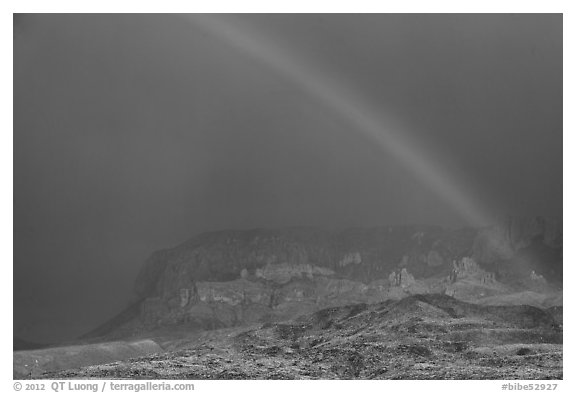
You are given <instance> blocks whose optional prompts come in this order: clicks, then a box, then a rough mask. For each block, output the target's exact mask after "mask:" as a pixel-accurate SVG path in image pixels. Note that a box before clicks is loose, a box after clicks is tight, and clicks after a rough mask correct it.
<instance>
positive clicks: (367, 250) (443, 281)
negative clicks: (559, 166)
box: [120, 226, 545, 332]
mask: <svg viewBox="0 0 576 393" xmlns="http://www.w3.org/2000/svg"><path fill="white" fill-rule="evenodd" d="M515 233H521V231H520V232H515ZM530 233H532V232H530ZM514 236H516V237H514ZM514 236H512V235H510V234H509V232H506V230H505V228H504V229H503V228H502V227H495V228H489V229H485V230H482V231H476V230H471V229H462V230H444V229H441V228H438V227H415V226H413V227H410V226H404V227H382V228H374V229H349V230H344V231H325V230H318V229H309V228H294V229H283V230H252V231H222V232H215V233H206V234H202V235H200V236H197V237H195V238H193V239H191V240H189V241H187V242H185V243H183V244H181V245H179V246H176V247H174V248H172V249H167V250H161V251H158V252H155V253H154V254H152V256H151V257H150V258H149V259H148V260H147V261H146V262H145V264H144V266H143V268H142V270H141V271H140V273H139V275H138V277H137V280H136V284H135V290H136V293H137V294H138V296H139V298H140V303H139V314H138V316H137V317H134V318H131V319H130V321H128V322H127V323H123V325H122V328H121V329H120V331H124V332H135V331H142V330H149V329H155V328H158V327H162V326H173V325H182V324H186V325H193V326H197V327H199V328H204V329H206V328H208V329H213V328H219V327H229V326H236V325H242V324H249V323H254V322H267V321H277V320H282V319H287V318H291V317H295V316H297V315H301V314H305V313H308V312H311V311H314V310H319V309H322V308H326V307H330V306H338V305H345V304H351V303H373V302H379V301H383V300H386V299H399V298H402V297H405V296H408V295H411V294H421V293H432V292H433V293H447V294H450V295H453V296H458V295H461V297H462V298H465V299H467V300H469V299H470V298H474V297H478V296H492V295H494V294H500V293H506V291H507V289H506V288H505V287H504V286H503V285H502V284H501V283H499V282H497V277H496V276H497V272H495V271H494V269H492V270H490V269H484V268H483V267H482V266H490V263H493V262H494V260H510V259H511V258H513V257H514V256H515V255H516V253H517V251H516V250H515V247H518V246H517V245H518V244H520V243H521V242H522V241H523V240H518V239H520V236H519V235H514ZM502 239H504V240H502ZM512 239H514V240H512ZM528 244H531V243H528ZM482 262H484V264H483V263H482ZM531 277H532V279H531V280H529V281H528V282H529V283H531V284H534V285H533V286H534V287H536V286H537V285H540V286H541V283H542V282H543V281H542V280H545V279H544V277H542V279H540V277H541V276H540V275H539V273H538V272H537V271H535V272H534V273H533V274H532V276H531ZM470 288H472V289H470Z"/></svg>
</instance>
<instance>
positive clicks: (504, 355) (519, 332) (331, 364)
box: [43, 295, 563, 379]
mask: <svg viewBox="0 0 576 393" xmlns="http://www.w3.org/2000/svg"><path fill="white" fill-rule="evenodd" d="M164 347H165V348H167V349H168V351H167V352H165V353H163V354H155V355H150V356H144V357H141V358H137V359H131V360H129V361H120V362H115V363H111V364H107V365H99V366H90V367H86V368H82V369H75V370H67V371H61V372H57V373H49V374H45V375H44V376H43V377H47V378H52V379H62V378H83V379H84V378H132V379H137V378H143V379H157V378H158V379H562V376H563V374H562V328H561V323H560V322H559V321H558V320H557V319H556V318H555V315H554V313H552V312H549V311H547V310H542V309H539V308H536V307H531V306H481V305H476V304H470V303H466V302H462V301H459V300H456V299H454V298H452V297H449V296H446V295H416V296H409V297H406V298H404V299H401V300H396V301H393V300H388V301H385V302H381V303H377V304H372V305H367V304H356V305H348V306H342V307H333V308H327V309H323V310H321V311H318V312H314V313H311V314H308V315H304V316H300V317H298V318H295V319H293V320H291V321H288V322H283V323H266V324H262V325H256V326H253V327H251V328H246V327H244V328H243V327H239V328H232V329H222V330H215V331H211V332H205V333H203V334H200V335H193V336H191V337H189V338H188V339H186V338H179V339H178V340H173V341H170V340H167V341H166V342H165V345H164Z"/></svg>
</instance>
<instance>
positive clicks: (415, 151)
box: [184, 15, 495, 226]
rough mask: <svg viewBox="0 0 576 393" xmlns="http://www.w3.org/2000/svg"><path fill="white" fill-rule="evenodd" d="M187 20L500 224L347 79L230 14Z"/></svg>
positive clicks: (461, 209) (471, 220) (458, 207)
mask: <svg viewBox="0 0 576 393" xmlns="http://www.w3.org/2000/svg"><path fill="white" fill-rule="evenodd" d="M184 18H186V20H188V21H189V22H191V23H192V24H193V25H194V27H196V28H199V29H201V30H202V31H203V32H206V33H208V34H210V35H212V36H214V37H215V38H217V39H219V40H221V41H222V42H223V43H225V44H227V45H229V46H231V47H233V48H235V50H237V51H238V52H239V53H241V54H243V55H245V56H250V57H251V58H253V59H256V60H257V61H259V62H260V63H262V64H264V65H266V66H267V67H269V68H270V69H271V70H273V71H275V72H276V73H277V74H279V75H280V76H282V77H283V78H285V79H288V80H289V81H290V82H291V83H293V84H295V85H297V86H298V88H299V89H300V90H301V91H302V92H304V93H306V94H308V95H309V96H311V97H313V98H314V99H315V100H316V101H318V102H319V103H320V104H322V105H324V106H325V107H327V108H329V109H330V110H331V111H333V112H334V113H335V114H337V115H338V116H340V117H341V118H343V119H344V120H345V121H346V122H348V124H349V125H350V130H354V131H357V132H359V133H361V134H362V135H364V136H365V137H367V138H369V139H370V140H371V141H373V143H375V144H376V145H377V146H378V147H379V148H380V149H381V151H382V152H383V153H384V154H387V155H389V156H391V157H394V159H395V160H397V161H398V162H399V163H401V164H402V165H403V166H404V167H406V168H407V169H408V170H409V171H410V172H411V173H412V174H413V175H414V176H415V177H416V178H417V179H419V181H420V182H422V183H423V184H424V185H425V186H426V187H427V188H428V189H430V190H431V191H432V192H433V193H434V194H436V195H437V196H438V197H439V198H441V199H442V200H443V201H445V202H446V203H447V204H448V205H449V206H451V207H452V208H453V209H454V210H455V211H456V212H457V213H458V215H459V216H460V217H462V219H463V220H464V221H466V222H467V223H468V224H470V225H473V226H483V225H488V224H492V223H494V222H495V219H494V217H493V215H492V214H491V213H489V209H486V208H485V207H483V206H481V204H480V203H479V202H478V201H477V200H476V199H475V198H474V197H472V195H470V194H469V193H468V192H466V190H465V184H463V182H459V181H457V178H456V176H454V175H453V174H450V173H449V171H447V170H446V169H445V168H442V167H441V166H440V164H439V163H437V162H435V161H434V160H433V159H431V158H430V157H429V156H428V155H427V154H426V152H425V151H424V150H422V149H421V148H419V147H418V146H417V144H416V143H414V141H411V140H410V139H409V138H408V137H407V135H406V133H404V134H402V133H400V132H398V131H397V130H398V129H399V128H400V127H398V125H397V124H394V122H393V121H392V120H391V117H390V116H387V117H386V118H384V117H383V116H382V114H381V113H382V110H381V108H373V107H372V106H371V105H370V103H369V102H366V101H365V99H363V97H361V96H360V95H359V94H356V93H355V92H354V91H353V89H351V88H349V87H348V86H345V85H344V83H343V81H339V80H333V79H330V78H328V77H327V76H326V75H325V74H323V73H320V72H318V71H317V70H315V69H314V67H313V65H311V64H307V63H306V62H305V61H304V59H302V58H301V57H302V56H297V54H294V53H290V52H288V51H287V50H283V49H282V48H280V47H278V45H277V43H272V42H270V41H269V40H267V39H266V38H265V37H263V35H262V34H257V33H256V32H254V31H251V30H250V29H249V28H248V27H247V26H244V25H239V24H238V23H235V22H234V21H231V20H230V17H225V16H215V15H186V16H184Z"/></svg>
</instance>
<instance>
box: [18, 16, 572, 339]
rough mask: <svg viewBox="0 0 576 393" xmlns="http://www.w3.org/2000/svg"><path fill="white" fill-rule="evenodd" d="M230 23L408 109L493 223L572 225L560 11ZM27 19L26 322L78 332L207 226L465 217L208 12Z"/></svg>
mask: <svg viewBox="0 0 576 393" xmlns="http://www.w3.org/2000/svg"><path fill="white" fill-rule="evenodd" d="M196 20H197V19H196ZM218 20H219V22H218V23H220V25H222V24H224V25H225V24H226V23H233V24H234V26H236V27H235V28H237V29H239V30H238V31H244V30H246V31H250V34H252V36H260V37H262V38H263V39H265V40H266V42H267V43H268V45H269V46H270V47H273V48H274V50H275V51H276V52H280V53H286V54H289V55H287V56H291V57H290V58H291V59H292V58H293V59H294V61H295V62H296V63H297V64H300V65H302V66H303V67H306V66H310V67H312V68H314V69H315V70H316V71H317V72H320V73H322V74H323V75H328V76H329V77H330V78H331V80H334V81H337V82H339V83H341V84H342V85H344V86H350V87H352V88H353V89H354V91H355V92H357V93H359V94H360V95H361V96H362V98H363V99H364V100H365V101H366V102H369V103H370V105H371V107H372V108H376V110H377V111H378V113H381V114H383V116H391V117H394V119H396V120H398V119H400V121H401V122H400V123H399V124H402V126H401V127H400V129H398V130H396V131H397V132H399V133H401V134H402V135H404V136H406V137H407V138H409V139H410V140H413V141H415V143H416V144H417V145H418V146H419V147H420V148H421V149H422V148H423V149H424V150H425V151H426V152H427V154H428V155H429V157H431V159H433V160H434V161H435V162H438V163H441V164H442V167H443V168H447V169H448V170H447V171H446V173H445V176H447V177H449V178H451V179H452V180H453V181H454V182H455V183H458V184H466V189H467V190H468V192H469V193H470V194H471V195H473V198H474V199H475V200H476V201H477V202H478V203H479V204H481V205H482V207H483V208H486V209H488V210H490V211H491V213H493V214H494V215H496V216H500V215H505V214H513V215H530V216H532V215H547V216H557V217H561V215H562V17H561V15H354V16H353V15H242V16H232V17H227V18H222V17H219V19H218ZM14 23H15V24H14V306H15V311H14V312H15V315H14V318H15V323H14V327H15V333H16V334H19V335H21V336H23V337H26V338H29V339H36V340H58V339H61V338H66V337H71V336H72V335H74V334H79V333H82V332H83V331H85V330H87V329H89V328H90V327H92V326H94V325H96V324H98V323H99V322H102V321H103V320H104V319H105V318H107V317H109V316H111V315H113V314H114V313H115V312H117V311H119V310H120V309H122V307H123V306H124V305H125V304H126V303H127V301H128V299H129V298H130V296H131V290H132V282H133V279H134V277H135V275H136V273H137V270H138V268H139V267H140V265H141V263H142V261H143V260H144V259H145V258H146V257H147V256H148V254H149V253H151V252H152V251H154V250H156V249H159V248H164V247H169V246H172V245H175V244H177V243H179V242H181V241H183V240H186V239H187V238H189V237H191V236H192V235H194V234H196V233H198V232H202V231H206V230H214V229H226V228H253V227H276V226H291V225H315V226H328V227H334V226H336V227H343V226H371V225H379V224H380V225H385V224H394V223H437V224H441V225H450V226H458V225H464V224H465V222H464V220H463V218H462V217H461V215H460V214H459V213H458V212H457V211H456V210H455V209H454V207H453V206H450V203H447V201H446V200H443V198H441V197H440V196H439V195H437V193H434V192H432V191H431V190H430V189H429V187H428V186H427V185H426V184H425V182H422V181H421V179H419V178H418V177H417V176H415V175H414V173H412V172H411V171H410V170H409V169H408V168H406V165H404V164H402V163H401V162H399V161H398V160H397V159H395V158H394V157H391V156H390V155H389V154H385V152H384V151H383V150H382V149H379V148H378V147H377V146H375V144H374V143H373V141H372V140H371V139H370V138H368V137H366V136H365V135H363V134H362V133H360V132H357V130H355V129H354V128H353V127H352V126H351V125H350V123H349V122H346V119H345V118H343V117H342V115H341V114H339V113H338V111H334V110H333V109H331V108H330V107H327V106H326V105H323V103H322V102H320V100H318V99H317V97H314V96H313V95H310V94H309V92H307V91H306V89H305V88H304V89H303V88H302V86H301V85H298V84H296V83H294V80H292V79H290V78H289V77H287V76H286V75H283V72H282V70H281V69H280V70H279V69H275V68H274V67H271V66H270V64H267V63H266V62H265V61H262V59H259V58H257V57H254V56H253V55H252V54H251V53H250V51H243V49H242V47H238V46H234V45H232V44H231V43H230V42H227V41H226V39H223V38H222V37H221V36H218V34H213V32H211V31H210V30H209V29H206V28H203V27H202V26H201V24H197V23H195V19H194V18H189V17H186V16H181V15H180V16H174V15H137V16H135V15H24V16H22V15H18V16H16V17H15V20H14Z"/></svg>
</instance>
